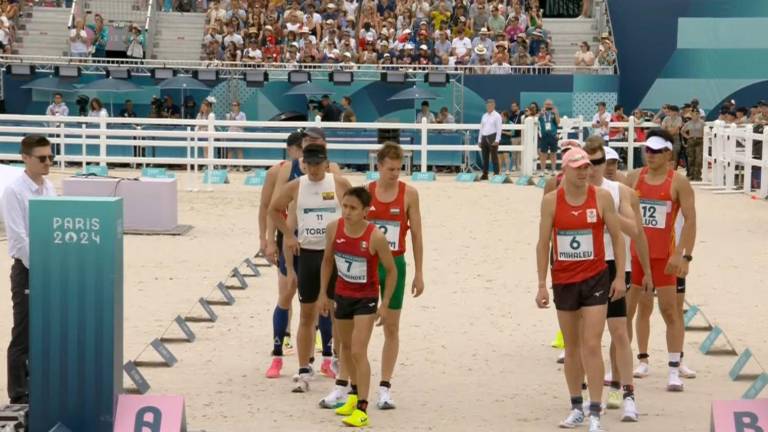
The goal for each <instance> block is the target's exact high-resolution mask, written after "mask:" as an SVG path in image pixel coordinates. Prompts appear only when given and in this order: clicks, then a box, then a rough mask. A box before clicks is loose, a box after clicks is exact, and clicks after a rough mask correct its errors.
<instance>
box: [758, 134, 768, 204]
mask: <svg viewBox="0 0 768 432" xmlns="http://www.w3.org/2000/svg"><path fill="white" fill-rule="evenodd" d="M760 146H761V152H760V153H762V154H761V164H760V196H761V197H763V198H768V127H766V128H763V136H762V138H761V141H760Z"/></svg>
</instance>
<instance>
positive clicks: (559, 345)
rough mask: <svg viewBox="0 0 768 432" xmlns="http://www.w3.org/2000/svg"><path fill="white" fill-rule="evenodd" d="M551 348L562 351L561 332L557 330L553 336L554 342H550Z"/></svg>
mask: <svg viewBox="0 0 768 432" xmlns="http://www.w3.org/2000/svg"><path fill="white" fill-rule="evenodd" d="M552 348H558V349H564V348H565V340H563V332H562V331H560V330H558V331H557V334H556V335H555V340H553V341H552Z"/></svg>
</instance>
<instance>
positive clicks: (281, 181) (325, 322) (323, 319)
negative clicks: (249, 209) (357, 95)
mask: <svg viewBox="0 0 768 432" xmlns="http://www.w3.org/2000/svg"><path fill="white" fill-rule="evenodd" d="M303 135H304V139H303V141H302V145H303V146H306V145H309V144H319V145H322V146H327V144H326V140H325V132H324V131H323V130H322V129H320V128H316V127H311V128H307V129H305V130H304V131H303ZM327 172H329V173H332V174H333V175H334V176H336V177H342V174H341V170H340V169H339V166H338V165H337V164H336V163H334V162H329V163H328V170H327ZM303 175H304V168H303V164H302V162H301V159H294V160H293V161H292V162H291V163H285V164H283V166H282V167H281V168H280V171H279V172H278V173H277V179H276V181H275V192H274V193H273V201H274V197H277V196H278V195H279V194H280V192H281V190H282V189H283V188H284V187H285V186H286V185H287V184H288V182H290V181H291V180H294V179H296V178H299V177H301V176H303ZM294 215H295V209H293V208H291V209H289V211H288V216H289V219H291V222H292V224H293V226H295V224H296V221H295V218H292V216H294ZM278 236H279V240H281V241H282V234H280V233H279V234H278ZM294 263H298V257H296V258H294ZM284 265H285V264H284ZM294 268H298V267H297V266H296V265H294ZM286 274H287V268H286ZM317 324H318V327H319V329H320V335H321V339H322V355H323V361H322V363H321V365H320V372H321V373H322V374H323V375H325V376H327V377H330V378H335V377H336V373H335V372H334V371H333V363H334V362H333V349H332V348H333V345H332V340H333V325H332V321H331V317H330V316H324V315H320V316H319V317H318V323H317ZM334 343H335V342H334ZM310 360H311V362H312V363H314V357H310Z"/></svg>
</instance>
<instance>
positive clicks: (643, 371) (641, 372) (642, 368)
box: [632, 362, 651, 378]
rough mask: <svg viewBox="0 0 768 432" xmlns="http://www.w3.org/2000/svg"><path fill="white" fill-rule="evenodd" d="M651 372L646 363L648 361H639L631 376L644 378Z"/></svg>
mask: <svg viewBox="0 0 768 432" xmlns="http://www.w3.org/2000/svg"><path fill="white" fill-rule="evenodd" d="M650 373H651V367H650V366H649V365H648V363H645V362H640V364H638V365H637V368H636V369H635V371H634V372H633V373H632V376H633V377H635V378H645V377H647V376H648V375H649V374H650Z"/></svg>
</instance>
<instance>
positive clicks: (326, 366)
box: [320, 357, 336, 379]
mask: <svg viewBox="0 0 768 432" xmlns="http://www.w3.org/2000/svg"><path fill="white" fill-rule="evenodd" d="M332 363H333V360H332V359H331V358H330V357H323V364H322V365H320V373H321V374H323V375H325V376H327V377H328V378H331V379H336V373H335V372H334V371H333V367H332Z"/></svg>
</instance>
